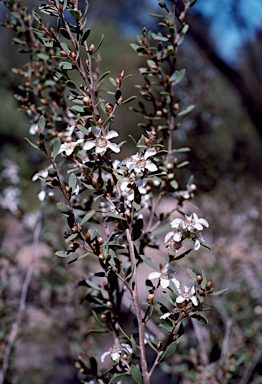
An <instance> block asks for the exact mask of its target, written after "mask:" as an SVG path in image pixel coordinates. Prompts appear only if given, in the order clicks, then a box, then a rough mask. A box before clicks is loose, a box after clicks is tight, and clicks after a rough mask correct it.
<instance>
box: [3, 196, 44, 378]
mask: <svg viewBox="0 0 262 384" xmlns="http://www.w3.org/2000/svg"><path fill="white" fill-rule="evenodd" d="M44 206H45V202H43V203H42V206H41V211H40V212H39V218H38V221H37V224H36V227H35V230H34V236H33V248H32V254H31V261H30V264H29V266H28V268H27V271H26V276H25V279H24V282H23V285H22V289H21V295H20V303H19V307H18V310H17V315H16V320H15V321H14V323H13V324H12V328H11V332H10V334H9V337H8V342H7V346H6V348H5V351H4V357H3V365H2V370H1V371H0V384H4V382H5V377H6V374H7V371H8V367H9V359H10V354H11V352H12V349H13V347H14V345H15V341H16V338H17V335H18V332H19V329H20V326H21V322H22V319H23V315H24V313H25V310H26V299H27V293H28V288H29V286H30V283H31V279H32V275H33V271H34V261H35V258H36V251H37V248H38V244H39V238H40V233H41V229H42V224H43V211H44Z"/></svg>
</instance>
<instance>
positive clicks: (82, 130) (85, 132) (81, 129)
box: [76, 124, 89, 136]
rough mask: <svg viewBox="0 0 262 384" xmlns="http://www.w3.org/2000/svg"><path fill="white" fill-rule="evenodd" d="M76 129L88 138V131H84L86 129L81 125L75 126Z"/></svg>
mask: <svg viewBox="0 0 262 384" xmlns="http://www.w3.org/2000/svg"><path fill="white" fill-rule="evenodd" d="M76 127H77V128H78V129H79V131H81V132H82V133H83V134H84V135H86V136H89V131H88V129H86V127H84V126H83V125H79V124H78V125H77V126H76Z"/></svg>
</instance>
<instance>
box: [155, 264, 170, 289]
mask: <svg viewBox="0 0 262 384" xmlns="http://www.w3.org/2000/svg"><path fill="white" fill-rule="evenodd" d="M168 269H169V263H166V264H165V266H164V268H163V269H162V270H161V272H151V273H150V274H149V276H148V278H149V280H154V279H160V285H161V287H162V288H164V289H165V288H167V287H168V286H169V285H170V281H173V282H174V280H176V279H175V278H174V277H173V278H170V275H169V273H168Z"/></svg>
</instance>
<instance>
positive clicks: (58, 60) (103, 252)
mask: <svg viewBox="0 0 262 384" xmlns="http://www.w3.org/2000/svg"><path fill="white" fill-rule="evenodd" d="M4 3H5V5H6V7H7V9H8V10H9V13H8V14H7V21H6V26H7V27H9V28H11V29H12V30H13V31H14V32H15V37H14V38H13V41H14V43H15V44H17V45H18V46H19V47H20V48H19V49H20V52H24V53H27V54H30V61H29V62H28V63H27V64H26V65H25V66H24V69H20V68H17V69H15V70H14V71H15V73H17V74H18V75H20V76H21V78H22V79H23V84H21V85H20V86H19V90H20V93H19V94H17V95H16V98H17V100H18V101H19V103H20V106H21V108H23V109H24V110H25V111H26V113H27V115H28V117H29V118H30V120H31V127H30V134H31V135H32V137H33V138H32V139H31V138H30V139H28V138H27V141H28V143H29V144H30V145H31V146H32V147H33V148H35V149H36V150H39V151H41V152H42V154H43V155H44V156H46V158H47V159H48V166H47V168H46V169H43V170H40V171H39V172H37V173H36V175H35V176H34V177H33V180H34V181H35V180H40V181H41V183H42V190H41V192H40V193H39V194H38V197H39V199H40V200H41V201H45V200H47V199H49V196H51V198H50V200H51V201H52V202H53V203H54V202H55V203H56V207H57V215H61V216H60V218H59V222H61V223H62V222H63V223H65V222H67V228H66V229H65V231H64V239H65V243H66V245H65V247H64V248H63V249H60V250H57V251H56V255H57V256H58V257H61V258H66V259H67V258H68V259H69V264H72V263H74V262H76V261H78V260H82V259H85V260H92V262H94V263H95V268H94V270H92V271H89V272H88V274H87V275H86V276H85V277H84V279H82V280H81V281H80V282H79V286H81V287H84V288H85V296H84V303H88V307H89V309H90V310H91V313H90V314H89V315H88V319H89V322H90V323H93V322H94V320H95V322H96V325H95V326H94V328H91V329H88V330H87V333H88V334H93V333H94V334H96V333H98V334H100V333H102V334H103V333H108V332H109V333H110V335H111V336H112V347H111V348H109V350H108V351H105V352H104V353H103V354H102V356H99V360H100V359H101V362H102V363H104V362H105V359H106V357H107V356H108V357H110V358H111V365H110V366H107V369H105V368H104V367H105V365H102V367H101V364H100V363H99V362H98V360H97V358H95V357H93V356H89V361H88V362H86V361H85V359H84V358H83V357H82V356H79V358H78V367H79V368H80V371H81V372H82V374H83V382H84V383H88V382H89V383H91V382H97V383H109V382H110V383H116V382H119V381H122V380H127V379H128V380H129V379H130V380H131V378H132V380H133V381H135V382H136V383H145V384H147V383H150V382H151V378H153V374H154V372H155V369H156V367H157V366H160V368H161V369H163V370H164V367H165V366H166V365H165V364H166V361H169V359H170V358H172V357H173V355H174V354H175V352H176V349H177V346H178V343H179V342H180V339H181V336H182V335H183V333H184V325H183V324H184V323H185V321H187V320H192V322H193V324H194V321H195V320H197V321H198V322H200V323H204V324H207V323H208V320H207V319H206V317H205V316H203V314H202V312H203V311H206V310H207V309H208V308H207V307H206V304H205V302H206V298H207V296H208V295H219V294H221V293H222V292H223V291H224V290H219V291H217V292H215V291H214V288H213V285H212V283H211V281H210V280H209V279H208V278H207V276H206V274H205V272H204V271H202V268H201V269H200V267H199V266H198V267H196V268H198V269H196V270H195V271H193V270H192V269H189V268H187V272H188V275H189V277H190V278H191V280H192V283H191V285H190V286H187V285H185V286H184V288H183V289H182V288H181V283H180V281H179V280H178V279H177V278H176V277H175V276H174V271H173V270H172V268H171V265H174V264H176V262H177V261H178V260H181V259H184V258H185V257H187V256H188V255H189V254H190V253H191V252H192V251H193V250H195V251H198V250H199V249H200V248H201V246H202V247H206V248H209V247H208V246H207V245H205V240H204V238H203V236H202V231H203V230H204V229H205V227H208V226H209V224H208V222H207V221H206V220H205V219H204V218H199V217H198V216H197V214H196V213H194V212H193V213H192V211H191V210H190V208H191V207H190V206H189V205H185V202H188V201H190V200H191V199H193V197H194V192H195V190H196V186H195V184H194V183H193V180H192V178H190V179H189V180H188V182H187V183H186V185H183V184H182V182H181V181H180V180H183V178H182V176H181V175H183V171H184V167H186V166H187V165H188V160H187V158H186V153H187V152H188V151H189V148H188V147H182V148H181V147H177V146H176V145H175V133H176V131H177V130H179V129H181V121H182V119H183V118H184V116H185V115H187V114H188V113H190V112H191V111H192V110H193V109H194V105H183V103H180V101H179V100H178V99H177V94H176V90H177V87H178V86H179V85H180V83H182V82H183V79H184V77H185V74H186V71H185V69H183V68H182V69H180V68H178V67H177V62H176V61H177V54H178V50H179V46H180V45H181V44H182V42H183V40H184V37H185V35H186V33H187V31H188V25H187V24H186V23H185V18H186V14H187V12H188V10H189V8H190V7H191V6H192V5H193V4H194V3H195V1H191V2H190V1H188V0H184V1H183V4H182V7H181V6H179V7H178V6H177V2H176V1H175V2H174V4H173V8H172V9H169V8H168V7H167V5H166V4H165V2H164V1H159V6H160V8H161V13H160V14H154V15H152V16H153V17H154V18H156V19H157V20H159V26H160V27H161V31H162V32H159V31H156V32H153V31H149V30H147V29H146V28H144V29H143V31H142V34H141V36H139V37H138V39H137V43H136V44H131V47H132V48H133V49H134V50H135V51H136V52H137V53H138V54H139V55H140V56H142V57H143V58H144V60H145V64H144V66H143V67H141V68H140V69H139V71H140V74H141V75H142V77H143V82H142V84H140V85H138V86H137V87H138V89H139V93H140V96H141V97H142V101H139V102H138V106H137V107H134V108H132V109H133V111H134V112H136V113H138V114H139V115H140V116H141V117H142V118H143V120H142V121H141V123H140V124H139V128H140V129H141V131H142V134H141V136H140V137H139V139H138V140H135V139H134V138H133V137H132V136H130V142H131V143H132V144H133V145H134V147H135V153H134V155H132V156H130V157H127V158H124V159H122V158H120V159H121V161H120V160H119V159H117V155H118V154H119V153H120V152H121V151H122V153H123V149H124V148H125V145H126V144H125V143H124V142H122V143H118V144H116V143H115V138H117V137H118V136H119V134H118V130H120V129H121V127H116V130H115V129H112V127H115V125H116V124H115V115H116V113H117V111H118V109H119V108H120V107H122V106H124V105H125V104H127V103H129V102H132V101H133V100H134V99H135V97H134V96H125V95H124V94H123V92H122V83H123V82H125V81H126V80H127V79H128V77H129V76H126V75H125V73H124V70H123V71H121V73H120V74H119V75H118V76H117V77H116V78H110V82H111V85H112V86H111V89H110V90H109V94H111V95H112V94H113V96H114V102H113V103H112V102H110V100H111V99H108V100H107V98H106V97H104V98H102V97H101V91H102V86H103V84H104V80H105V78H107V77H108V76H109V75H110V71H105V72H103V73H102V72H101V71H100V64H101V58H100V55H99V48H100V45H101V44H102V42H103V36H102V37H101V40H100V42H99V43H98V44H97V45H95V44H93V43H92V42H91V36H92V34H91V30H90V28H87V27H86V26H85V21H86V19H85V15H86V12H87V11H88V4H87V3H86V9H85V11H84V12H82V11H81V10H80V9H79V8H78V5H77V2H76V1H73V0H69V1H66V0H64V1H58V0H56V1H51V0H50V1H41V4H40V5H39V10H40V12H42V13H43V14H45V15H48V17H50V18H51V16H52V17H54V18H55V19H56V21H57V27H56V28H54V27H49V26H48V22H45V21H44V18H42V16H40V14H38V13H37V12H33V17H32V16H31V14H30V13H29V12H28V9H27V8H26V7H25V6H24V5H23V3H22V2H21V1H18V2H16V3H14V2H13V1H8V2H4ZM180 5H181V4H180ZM36 137H37V138H36ZM111 140H112V141H111ZM167 196H171V197H173V201H174V202H173V204H172V207H170V210H169V212H167V213H163V212H162V209H161V205H162V204H163V200H164V198H165V197H167ZM189 207H190V208H189ZM191 209H192V208H191ZM170 219H172V220H170ZM170 227H171V228H170ZM162 234H165V237H164V243H165V247H166V248H167V250H165V251H163V263H161V264H160V265H157V264H155V263H154V261H153V260H152V259H151V258H150V257H148V254H149V252H150V248H153V249H154V248H159V247H160V246H159V243H158V237H159V236H160V235H162ZM184 247H185V248H186V250H184V249H183V248H184ZM85 260H83V262H84V261H85ZM142 265H146V266H148V267H150V268H151V269H152V270H153V271H152V272H151V273H149V275H148V277H147V278H146V279H141V277H140V275H139V270H140V269H141V267H142ZM153 280H155V281H156V283H154V282H153ZM143 285H145V286H146V289H147V291H148V292H147V294H145V295H144V297H145V299H144V300H143V301H142V302H141V300H140V297H141V296H142V295H143V293H142V291H141V287H143ZM130 300H131V303H132V304H131V305H132V307H131V308H133V310H132V318H133V322H134V327H132V329H131V330H130V329H129V327H127V326H126V324H125V319H124V318H123V315H122V314H123V307H124V306H125V305H126V303H129V302H130ZM91 316H92V320H91ZM155 325H157V327H156V328H157V330H158V331H157V332H156V331H153V330H152V329H154V328H155ZM148 355H150V356H152V358H150V360H149V359H148V358H147V356H148Z"/></svg>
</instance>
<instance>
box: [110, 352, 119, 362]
mask: <svg viewBox="0 0 262 384" xmlns="http://www.w3.org/2000/svg"><path fill="white" fill-rule="evenodd" d="M119 357H120V353H119V352H112V353H111V359H112V360H113V361H117V360H118V359H119Z"/></svg>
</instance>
